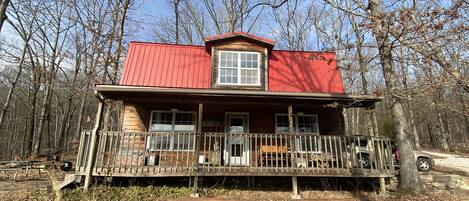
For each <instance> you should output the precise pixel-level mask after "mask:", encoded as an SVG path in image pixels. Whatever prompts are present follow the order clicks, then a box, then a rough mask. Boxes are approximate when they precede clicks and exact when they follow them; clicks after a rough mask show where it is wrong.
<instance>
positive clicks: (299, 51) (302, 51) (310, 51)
mask: <svg viewBox="0 0 469 201" xmlns="http://www.w3.org/2000/svg"><path fill="white" fill-rule="evenodd" d="M272 52H298V53H331V54H335V52H333V51H312V50H272Z"/></svg>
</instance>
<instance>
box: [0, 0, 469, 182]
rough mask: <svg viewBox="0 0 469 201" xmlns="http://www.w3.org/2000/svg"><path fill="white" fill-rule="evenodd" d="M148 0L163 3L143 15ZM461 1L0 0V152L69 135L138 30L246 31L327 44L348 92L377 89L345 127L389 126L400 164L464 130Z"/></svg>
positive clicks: (70, 143) (185, 35)
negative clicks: (373, 100)
mask: <svg viewBox="0 0 469 201" xmlns="http://www.w3.org/2000/svg"><path fill="white" fill-rule="evenodd" d="M149 4H155V5H165V7H167V8H170V9H171V10H166V11H164V13H165V15H161V16H160V15H157V13H158V12H163V11H162V10H159V9H155V10H154V12H155V16H159V17H155V18H151V19H149V18H145V19H142V18H141V14H140V9H141V8H142V7H145V6H148V5H149ZM153 7H155V8H157V7H158V6H153ZM468 10H469V6H468V2H467V1H466V0H441V1H439V0H428V1H422V0H402V1H399V0H391V1H380V0H363V1H362V0H350V1H339V0H321V1H319V0H318V1H309V0H304V1H302V0H220V1H217V0H161V1H146V0H11V1H10V0H1V1H0V21H1V23H0V28H1V33H0V81H1V85H0V100H1V101H0V103H1V106H0V107H1V108H0V109H1V113H0V137H1V141H0V158H2V159H4V160H7V159H15V158H19V157H21V158H23V157H30V156H33V155H38V154H47V153H54V152H59V151H67V150H70V149H73V148H74V147H76V143H77V141H76V139H77V136H78V135H79V133H80V131H81V130H86V129H91V128H92V124H93V122H94V121H93V120H94V114H95V110H96V100H95V97H94V94H93V85H94V84H95V83H107V84H117V83H118V82H119V74H120V69H121V68H122V65H123V62H124V58H125V54H126V50H127V46H128V43H129V41H130V40H139V39H138V38H136V35H135V33H136V32H137V31H138V30H140V29H145V30H150V31H148V32H149V34H150V35H151V36H150V37H151V38H152V39H153V41H155V42H165V43H178V44H203V38H204V37H207V36H209V35H214V34H220V33H226V32H232V31H244V32H249V33H253V34H256V35H261V36H265V37H267V38H273V39H275V40H276V42H277V45H276V48H277V49H289V50H312V51H335V52H336V54H337V57H338V60H339V64H340V68H341V72H342V77H343V80H344V82H345V85H346V90H347V92H349V93H359V94H375V95H379V96H383V97H385V98H384V101H383V102H382V103H379V104H378V105H377V107H376V109H375V110H374V111H373V110H366V109H348V110H346V111H345V112H344V115H345V116H346V119H347V123H346V128H347V133H348V134H349V135H356V134H359V135H386V136H391V137H395V139H396V140H397V142H398V144H399V146H400V147H401V150H402V155H403V164H402V166H403V167H405V166H406V164H405V163H406V161H405V158H406V157H405V155H409V153H410V152H407V153H406V150H411V149H412V147H413V148H417V149H418V148H419V147H420V146H425V147H431V148H437V149H441V150H445V151H448V150H451V149H452V148H455V147H458V146H459V147H461V146H464V144H466V145H467V144H468V142H469V136H468V135H469V79H468V74H469V72H468V70H469V68H468V67H469V60H468V57H469V55H468V53H469V51H468V50H469V27H468V25H469V24H468V22H469V12H468ZM119 110H120V105H119V103H117V102H107V103H106V109H105V115H104V116H105V118H104V128H103V129H108V130H110V129H112V130H116V129H119V119H120V118H119V115H120V114H119ZM409 159H410V158H409ZM408 161H410V163H412V164H413V163H414V162H413V161H411V160H408ZM412 169H414V170H412ZM412 171H415V168H409V171H408V172H407V173H406V171H405V168H404V171H403V173H402V174H403V176H405V175H411V174H413V173H415V172H412ZM414 178H415V177H414ZM414 182H417V181H414ZM403 185H404V186H405V185H406V182H404V183H403ZM407 185H408V186H409V187H412V185H413V181H411V180H409V181H408V182H407Z"/></svg>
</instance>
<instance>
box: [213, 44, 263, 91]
mask: <svg viewBox="0 0 469 201" xmlns="http://www.w3.org/2000/svg"><path fill="white" fill-rule="evenodd" d="M260 57H261V55H260V53H258V52H238V51H219V55H218V58H220V59H219V60H218V62H219V63H218V68H219V69H218V72H219V73H218V83H219V84H222V85H251V86H259V85H260V70H259V66H260V63H261V62H260Z"/></svg>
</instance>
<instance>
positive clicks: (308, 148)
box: [76, 131, 394, 177]
mask: <svg viewBox="0 0 469 201" xmlns="http://www.w3.org/2000/svg"><path fill="white" fill-rule="evenodd" d="M90 139H91V131H84V132H83V133H82V135H81V138H80V146H79V152H78V156H77V163H76V173H77V175H85V171H86V168H87V167H86V165H87V164H89V163H87V160H88V158H89V154H90V153H89V152H88V150H90V141H91V140H90ZM96 150H97V151H96V153H95V156H94V157H92V158H94V160H93V162H92V163H91V164H92V166H91V167H92V170H91V174H92V175H93V176H118V177H172V176H304V177H393V176H394V166H393V160H392V152H391V142H390V140H389V139H388V138H384V137H363V136H361V137H357V136H350V137H346V136H320V135H308V134H260V133H243V134H233V133H196V132H191V133H182V132H169V133H149V132H121V131H106V132H101V131H99V132H97V146H96ZM363 161H368V163H366V162H365V163H364V162H363ZM367 164H368V165H367Z"/></svg>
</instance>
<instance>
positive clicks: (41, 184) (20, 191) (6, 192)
mask: <svg viewBox="0 0 469 201" xmlns="http://www.w3.org/2000/svg"><path fill="white" fill-rule="evenodd" d="M51 195H52V191H51V185H50V183H49V181H48V180H47V179H36V180H27V181H18V182H16V181H13V180H2V181H0V200H47V198H48V197H50V196H51Z"/></svg>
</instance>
